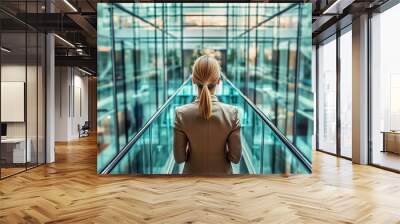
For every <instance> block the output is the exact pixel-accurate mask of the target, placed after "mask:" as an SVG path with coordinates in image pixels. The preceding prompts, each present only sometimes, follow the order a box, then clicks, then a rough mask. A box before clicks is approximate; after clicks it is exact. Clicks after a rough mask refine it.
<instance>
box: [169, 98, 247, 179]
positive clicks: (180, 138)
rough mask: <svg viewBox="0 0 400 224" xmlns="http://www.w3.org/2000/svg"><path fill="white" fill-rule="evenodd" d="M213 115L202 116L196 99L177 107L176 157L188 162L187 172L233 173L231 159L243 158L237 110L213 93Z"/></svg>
mask: <svg viewBox="0 0 400 224" xmlns="http://www.w3.org/2000/svg"><path fill="white" fill-rule="evenodd" d="M211 99H212V116H211V118H210V119H209V120H206V119H204V118H203V116H202V115H201V113H200V111H199V108H198V104H199V100H198V99H196V100H195V101H194V102H193V103H190V104H186V105H183V106H180V107H177V108H176V110H175V122H174V156H175V161H176V162H177V163H183V162H185V168H184V170H183V173H184V174H231V173H232V166H231V162H233V163H238V162H239V161H240V157H241V149H242V148H241V146H242V145H241V141H240V121H239V115H238V109H237V108H235V107H233V106H231V105H227V104H224V103H221V102H219V101H218V99H217V97H216V96H212V97H211Z"/></svg>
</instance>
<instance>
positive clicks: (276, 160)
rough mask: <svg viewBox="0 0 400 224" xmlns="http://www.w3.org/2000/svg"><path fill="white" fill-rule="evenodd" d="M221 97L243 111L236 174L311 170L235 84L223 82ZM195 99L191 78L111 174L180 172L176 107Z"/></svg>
mask: <svg viewBox="0 0 400 224" xmlns="http://www.w3.org/2000/svg"><path fill="white" fill-rule="evenodd" d="M222 85H223V87H222V91H221V92H220V94H219V95H218V98H219V100H220V101H222V102H224V103H228V104H231V105H235V106H237V107H238V108H239V111H240V114H241V124H242V128H241V132H242V133H241V134H242V150H243V152H242V159H241V161H240V163H239V164H232V165H233V171H234V173H236V174H249V173H250V174H260V173H262V174H268V173H308V172H309V171H307V168H306V167H305V165H304V164H303V163H302V162H301V161H300V160H299V159H298V158H297V157H296V156H295V155H294V154H293V153H292V152H291V151H290V150H289V148H288V146H286V145H285V144H284V143H283V142H282V141H281V140H280V139H279V138H278V136H277V135H276V134H275V133H274V132H273V131H272V129H270V128H269V126H268V125H267V124H266V123H265V122H264V120H262V118H261V117H260V116H259V115H258V114H257V113H256V112H255V111H254V109H253V108H252V107H251V106H250V105H249V104H248V103H247V102H246V101H245V100H244V98H243V97H241V96H240V95H239V94H238V92H237V91H236V90H235V89H233V88H232V86H231V85H230V84H229V83H225V82H224V83H223V84H222ZM193 99H194V94H193V88H192V85H191V82H187V84H186V85H185V86H184V87H183V88H182V89H181V90H180V91H179V92H178V94H177V95H176V97H174V98H173V100H172V101H171V103H170V104H169V105H168V106H167V107H166V108H165V109H164V110H163V111H162V112H161V114H160V116H159V117H157V118H156V119H155V120H154V121H153V122H152V123H151V125H150V126H149V127H148V128H147V129H146V131H145V132H144V133H143V135H142V136H141V137H140V138H139V139H138V141H137V142H136V143H135V144H134V145H133V146H132V147H131V148H130V149H129V151H128V152H127V154H125V155H124V157H123V158H122V159H121V160H120V161H119V163H118V164H117V165H116V166H115V167H114V169H113V170H112V171H111V173H112V174H180V173H182V170H183V164H176V163H175V161H174V157H173V151H172V144H173V143H172V138H171V137H170V136H172V135H173V121H174V120H175V118H174V115H175V108H176V107H177V106H179V105H182V104H187V103H189V102H191V101H192V100H193Z"/></svg>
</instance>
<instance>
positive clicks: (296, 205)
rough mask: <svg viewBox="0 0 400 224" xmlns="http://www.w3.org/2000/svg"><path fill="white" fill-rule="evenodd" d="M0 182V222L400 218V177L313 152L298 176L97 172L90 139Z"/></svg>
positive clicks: (60, 149) (389, 220)
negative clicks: (309, 165)
mask: <svg viewBox="0 0 400 224" xmlns="http://www.w3.org/2000/svg"><path fill="white" fill-rule="evenodd" d="M56 151H57V154H56V156H57V162H56V163H55V164H51V165H47V166H42V167H39V168H36V169H33V170H30V171H28V172H26V173H22V174H19V175H17V176H14V177H11V178H8V179H5V180H3V181H0V223H44V222H48V223H385V224H386V223H400V175H398V174H395V173H390V172H387V171H384V170H380V169H377V168H373V167H369V166H359V165H352V164H351V162H349V161H347V160H343V159H337V158H336V157H333V156H330V155H326V154H322V153H315V154H314V161H313V166H314V173H313V174H312V175H301V176H290V177H281V176H252V177H249V176H240V177H238V176H234V177H184V178H179V177H132V176H99V175H97V174H96V167H95V165H96V163H95V161H96V143H95V138H93V137H92V138H85V139H83V140H81V141H76V142H71V143H70V144H58V145H57V150H56Z"/></svg>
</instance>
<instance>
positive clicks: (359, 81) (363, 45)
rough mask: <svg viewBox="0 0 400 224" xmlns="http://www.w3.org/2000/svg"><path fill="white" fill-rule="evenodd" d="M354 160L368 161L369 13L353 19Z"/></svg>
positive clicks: (362, 162) (355, 161) (365, 162)
mask: <svg viewBox="0 0 400 224" xmlns="http://www.w3.org/2000/svg"><path fill="white" fill-rule="evenodd" d="M352 28H353V34H352V38H353V40H352V44H353V56H352V57H353V58H352V62H353V80H352V81H353V83H352V86H353V89H352V94H353V99H352V100H353V102H352V104H353V105H352V106H353V108H352V109H353V114H352V126H353V127H352V145H353V153H352V156H353V162H354V163H358V164H367V163H368V39H367V37H368V15H361V16H360V17H358V18H355V19H354V20H353V25H352Z"/></svg>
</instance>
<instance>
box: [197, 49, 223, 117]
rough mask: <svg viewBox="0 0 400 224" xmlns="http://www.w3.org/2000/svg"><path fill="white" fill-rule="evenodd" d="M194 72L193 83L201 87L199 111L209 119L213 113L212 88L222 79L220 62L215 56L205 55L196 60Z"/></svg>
mask: <svg viewBox="0 0 400 224" xmlns="http://www.w3.org/2000/svg"><path fill="white" fill-rule="evenodd" d="M192 74H193V77H192V79H193V83H195V84H197V86H198V87H199V111H200V113H201V115H202V116H203V117H204V118H205V119H206V120H208V119H210V117H211V115H212V113H211V112H212V108H211V106H212V102H211V93H210V90H213V89H214V88H215V86H216V85H217V83H218V81H219V79H220V66H219V63H218V61H217V60H216V59H215V58H212V57H209V56H206V55H203V56H201V57H199V58H197V59H196V61H195V62H194V65H193V69H192Z"/></svg>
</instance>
